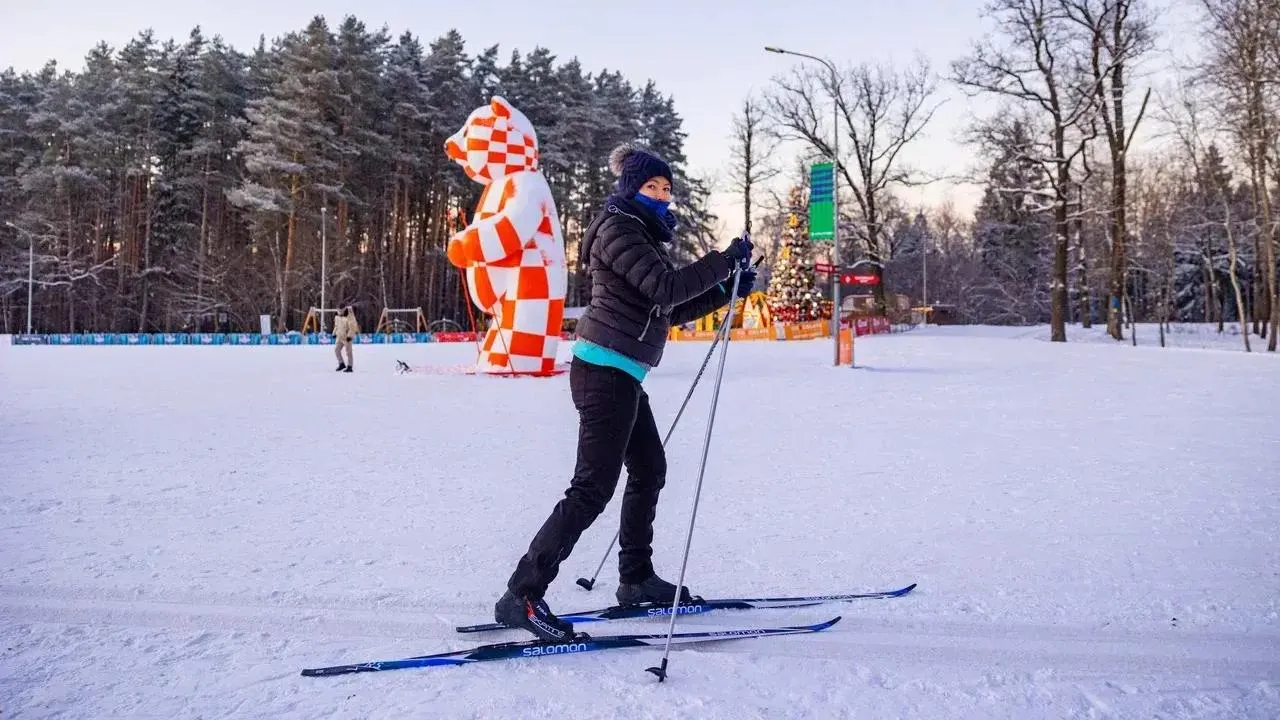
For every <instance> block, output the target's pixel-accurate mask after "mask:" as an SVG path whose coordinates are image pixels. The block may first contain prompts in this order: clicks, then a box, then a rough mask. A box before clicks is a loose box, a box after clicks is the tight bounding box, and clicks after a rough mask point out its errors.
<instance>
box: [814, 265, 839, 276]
mask: <svg viewBox="0 0 1280 720" xmlns="http://www.w3.org/2000/svg"><path fill="white" fill-rule="evenodd" d="M835 269H836V266H835V265H832V264H830V263H814V264H813V271H814V272H820V273H827V274H830V273H833V272H835Z"/></svg>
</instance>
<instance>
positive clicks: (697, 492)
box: [645, 266, 742, 682]
mask: <svg viewBox="0 0 1280 720" xmlns="http://www.w3.org/2000/svg"><path fill="white" fill-rule="evenodd" d="M741 277H742V267H741V266H739V267H738V268H736V269H735V270H734V273H733V291H732V292H731V293H729V313H728V315H727V317H725V321H724V324H725V325H726V326H729V325H732V324H733V306H734V305H735V304H737V300H738V281H739V280H740V279H741ZM728 354H729V336H727V335H726V336H725V341H724V346H723V347H721V348H720V363H719V367H717V368H716V384H715V385H713V386H712V390H711V410H710V412H709V413H708V415H707V434H706V436H705V437H704V438H703V441H702V463H701V464H700V465H699V467H698V484H697V485H695V486H694V490H693V510H692V511H691V512H690V513H689V532H688V534H687V535H685V540H684V558H683V559H681V561H680V579H679V580H677V581H676V596H675V599H674V600H672V602H671V623H670V625H668V626H667V642H666V647H665V648H664V649H663V651H662V663H661V665H659V666H657V667H650V668H645V671H646V672H651V673H653V674H654V675H656V676H658V682H662V681H664V680H666V679H667V660H668V659H669V657H670V655H671V637H672V635H674V634H675V631H676V615H677V614H678V612H679V610H680V588H682V587H684V573H685V570H686V569H687V568H688V565H689V548H690V547H691V546H692V545H693V525H694V522H695V521H696V520H697V519H698V501H699V500H700V499H701V498H702V479H703V477H704V476H705V475H706V471H707V454H708V453H709V452H710V450H711V428H712V426H713V425H714V424H715V421H716V406H717V405H718V404H719V402H720V383H721V382H722V381H723V380H724V360H725V357H726V356H727V355H728Z"/></svg>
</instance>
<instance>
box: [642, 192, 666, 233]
mask: <svg viewBox="0 0 1280 720" xmlns="http://www.w3.org/2000/svg"><path fill="white" fill-rule="evenodd" d="M635 201H636V202H638V203H640V204H641V205H643V206H644V207H646V208H649V209H650V210H652V211H653V214H654V215H657V216H658V219H659V220H661V221H662V224H663V225H666V226H667V227H668V228H675V226H676V217H675V216H674V215H672V214H671V211H670V210H669V209H668V208H670V206H671V202H670V201H667V200H654V199H653V198H651V197H649V196H648V195H643V194H641V193H636V194H635Z"/></svg>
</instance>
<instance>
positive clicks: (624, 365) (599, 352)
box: [573, 338, 649, 382]
mask: <svg viewBox="0 0 1280 720" xmlns="http://www.w3.org/2000/svg"><path fill="white" fill-rule="evenodd" d="M573 356H574V357H576V358H578V359H579V360H581V361H583V362H588V363H591V364H592V365H600V366H602V367H611V368H617V369H619V370H621V371H623V372H625V373H627V374H628V375H630V376H631V377H633V378H635V379H636V382H644V379H645V376H646V375H648V374H649V368H648V367H646V366H645V365H644V363H641V362H637V361H635V360H633V359H631V358H629V357H627V356H626V355H623V354H622V353H620V352H617V351H616V350H610V349H609V348H607V347H604V346H603V345H596V344H595V343H593V342H589V341H587V340H583V339H582V338H578V339H577V340H576V341H574V343H573Z"/></svg>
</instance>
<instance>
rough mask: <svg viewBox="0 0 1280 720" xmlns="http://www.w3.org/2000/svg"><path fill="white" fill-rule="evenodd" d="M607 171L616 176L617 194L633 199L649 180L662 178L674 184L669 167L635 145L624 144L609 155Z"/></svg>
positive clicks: (661, 160)
mask: <svg viewBox="0 0 1280 720" xmlns="http://www.w3.org/2000/svg"><path fill="white" fill-rule="evenodd" d="M609 169H610V170H612V171H613V174H614V175H617V176H618V192H619V193H621V194H622V195H623V196H624V197H628V198H631V197H635V195H636V193H637V192H639V191H640V186H642V185H644V184H645V182H647V181H648V180H649V179H650V178H655V177H662V178H666V179H667V182H669V183H673V184H674V183H675V179H674V178H673V177H672V175H671V165H670V164H668V163H667V161H666V160H663V159H662V158H660V157H658V156H657V155H655V154H653V153H652V152H650V151H649V150H647V149H645V148H643V147H641V146H640V145H637V144H635V143H624V144H622V145H619V146H618V147H616V148H614V149H613V152H611V153H609Z"/></svg>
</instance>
